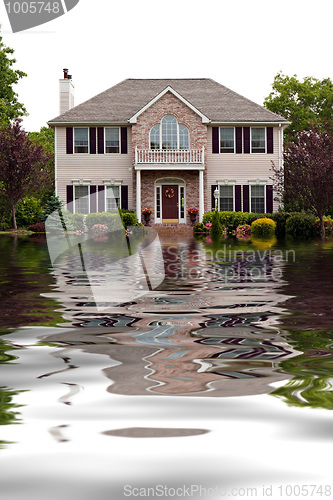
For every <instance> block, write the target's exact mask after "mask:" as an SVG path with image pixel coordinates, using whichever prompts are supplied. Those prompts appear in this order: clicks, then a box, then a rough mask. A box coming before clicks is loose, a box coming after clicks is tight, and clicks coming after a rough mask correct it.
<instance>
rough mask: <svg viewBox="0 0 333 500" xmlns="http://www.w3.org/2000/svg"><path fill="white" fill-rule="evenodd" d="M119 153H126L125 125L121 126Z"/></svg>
mask: <svg viewBox="0 0 333 500" xmlns="http://www.w3.org/2000/svg"><path fill="white" fill-rule="evenodd" d="M120 135H121V154H122V155H127V127H121V129H120Z"/></svg>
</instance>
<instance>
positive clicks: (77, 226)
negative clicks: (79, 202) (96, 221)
mask: <svg viewBox="0 0 333 500" xmlns="http://www.w3.org/2000/svg"><path fill="white" fill-rule="evenodd" d="M67 216H68V219H69V220H70V222H71V226H72V229H71V230H72V231H84V229H85V227H84V215H83V214H67Z"/></svg>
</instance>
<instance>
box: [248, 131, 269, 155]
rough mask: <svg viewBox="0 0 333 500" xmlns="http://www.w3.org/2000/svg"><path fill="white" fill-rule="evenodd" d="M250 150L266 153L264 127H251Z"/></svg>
mask: <svg viewBox="0 0 333 500" xmlns="http://www.w3.org/2000/svg"><path fill="white" fill-rule="evenodd" d="M251 152H252V153H266V129H265V128H258V127H252V128H251Z"/></svg>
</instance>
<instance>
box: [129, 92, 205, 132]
mask: <svg viewBox="0 0 333 500" xmlns="http://www.w3.org/2000/svg"><path fill="white" fill-rule="evenodd" d="M167 92H171V93H172V94H173V95H174V96H175V97H177V98H178V99H179V100H180V101H182V102H183V103H184V104H185V105H186V106H187V107H188V108H190V109H191V110H192V111H194V112H195V113H196V114H197V115H199V116H200V118H201V120H202V123H210V120H209V118H207V116H205V115H204V114H203V113H201V111H199V110H198V109H197V108H195V107H194V106H193V105H192V104H191V103H190V102H188V101H187V100H186V99H184V97H182V96H181V95H180V94H178V92H176V91H175V90H174V89H173V88H172V87H170V86H168V87H166V88H165V89H164V90H162V92H160V93H159V94H157V96H155V97H154V99H152V100H151V101H150V102H148V104H146V105H145V106H144V107H143V108H141V109H140V110H139V111H138V112H137V113H135V115H133V116H132V117H131V118H130V119H129V123H136V122H137V118H138V117H139V116H140V115H141V114H142V113H143V112H144V111H146V110H147V109H148V108H150V107H151V106H152V105H153V104H155V102H157V101H158V100H159V99H161V97H163V96H164V95H165V94H166V93H167Z"/></svg>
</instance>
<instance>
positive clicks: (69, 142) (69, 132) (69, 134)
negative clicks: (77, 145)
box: [66, 127, 73, 155]
mask: <svg viewBox="0 0 333 500" xmlns="http://www.w3.org/2000/svg"><path fill="white" fill-rule="evenodd" d="M66 153H67V154H68V155H72V154H73V127H67V128H66Z"/></svg>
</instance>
